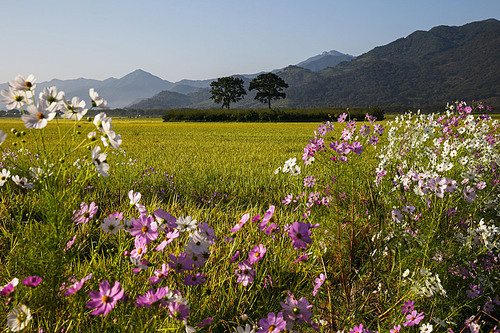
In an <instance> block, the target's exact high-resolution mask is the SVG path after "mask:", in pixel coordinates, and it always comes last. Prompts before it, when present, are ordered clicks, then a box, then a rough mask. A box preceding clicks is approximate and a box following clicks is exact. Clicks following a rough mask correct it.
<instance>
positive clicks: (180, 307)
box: [168, 302, 189, 321]
mask: <svg viewBox="0 0 500 333" xmlns="http://www.w3.org/2000/svg"><path fill="white" fill-rule="evenodd" d="M168 313H169V314H170V317H172V318H173V319H175V320H178V321H182V320H184V319H186V318H188V317H189V305H186V304H184V303H181V302H172V303H169V304H168Z"/></svg>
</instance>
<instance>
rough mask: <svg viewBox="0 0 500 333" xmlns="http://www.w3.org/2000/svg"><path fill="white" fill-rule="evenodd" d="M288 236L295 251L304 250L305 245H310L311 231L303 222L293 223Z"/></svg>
mask: <svg viewBox="0 0 500 333" xmlns="http://www.w3.org/2000/svg"><path fill="white" fill-rule="evenodd" d="M288 235H289V236H290V238H291V239H292V245H293V247H294V248H295V250H300V249H306V248H307V244H311V243H312V240H311V237H309V236H311V231H310V230H309V224H306V223H304V222H293V223H292V225H291V226H290V228H289V229H288Z"/></svg>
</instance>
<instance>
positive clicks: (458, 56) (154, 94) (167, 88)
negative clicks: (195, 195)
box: [0, 19, 500, 109]
mask: <svg viewBox="0 0 500 333" xmlns="http://www.w3.org/2000/svg"><path fill="white" fill-rule="evenodd" d="M498 54H500V22H499V21H498V20H495V19H489V20H485V21H480V22H473V23H470V24H466V25H463V26H460V27H455V26H453V27H450V26H438V27H435V28H432V29H431V30H429V31H415V32H414V33H412V34H410V35H409V36H407V37H405V38H400V39H398V40H395V41H394V42H392V43H389V44H387V45H384V46H379V47H376V48H374V49H373V50H371V51H369V52H367V53H364V54H362V55H361V56H359V57H356V58H355V57H353V56H350V55H347V54H342V53H340V52H338V51H329V52H323V53H322V54H319V55H316V56H314V57H311V58H309V59H306V60H304V61H302V62H300V63H298V64H297V65H296V66H288V67H286V68H284V69H282V70H276V71H274V72H276V73H277V74H278V75H279V76H280V77H282V78H283V79H284V80H285V82H287V83H288V85H289V88H288V89H287V90H286V94H287V98H286V99H284V100H279V101H275V102H273V106H275V107H347V106H349V107H355V106H358V107H365V106H373V105H375V104H378V105H406V106H418V105H429V104H445V103H446V102H448V101H454V100H457V99H464V100H482V101H484V102H485V103H489V104H493V105H500V80H499V79H498V78H499V77H500V57H499V56H498ZM342 59H345V60H342ZM334 60H335V61H339V62H337V63H335V62H334ZM319 69H321V70H319ZM258 74H261V73H255V74H243V75H234V76H236V77H240V78H242V79H243V80H244V81H245V87H246V89H247V90H248V84H249V82H250V81H251V80H252V79H253V78H255V77H256V76H257V75H258ZM213 80H215V79H208V80H181V81H179V82H176V83H173V82H170V81H167V80H163V79H161V78H159V77H157V76H155V75H152V74H150V73H147V72H145V71H143V70H140V69H138V70H136V71H134V72H132V73H129V74H127V75H125V76H124V77H122V78H120V79H116V78H109V79H106V80H103V81H99V80H92V79H84V78H79V79H74V80H56V79H54V80H51V81H49V82H42V83H38V85H37V89H36V90H37V92H40V91H41V90H42V89H43V87H49V86H53V85H55V86H57V87H58V89H59V90H63V91H65V92H66V96H67V97H72V96H78V97H80V98H84V99H85V100H87V101H88V102H90V99H89V97H87V96H88V90H89V88H95V89H96V90H97V91H98V92H99V94H100V95H101V96H103V97H104V98H106V99H107V100H108V105H109V106H110V107H111V108H118V107H125V106H130V107H134V108H144V109H149V108H177V107H189V108H212V107H217V106H218V105H217V104H215V103H214V102H213V100H211V99H210V92H209V86H210V82H212V81H213ZM0 88H1V89H8V86H7V83H5V84H1V85H0ZM254 96H255V91H253V92H248V95H247V96H246V97H245V98H244V99H243V100H241V101H239V102H238V103H234V104H231V107H235V108H238V107H242V108H243V107H244V108H252V107H265V105H262V104H261V103H260V102H258V101H255V100H254V99H253V97H254Z"/></svg>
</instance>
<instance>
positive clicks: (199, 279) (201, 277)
mask: <svg viewBox="0 0 500 333" xmlns="http://www.w3.org/2000/svg"><path fill="white" fill-rule="evenodd" d="M206 282H207V280H206V279H205V274H204V273H203V274H202V273H196V274H189V275H186V277H185V278H184V284H185V285H186V286H196V285H198V284H203V283H206Z"/></svg>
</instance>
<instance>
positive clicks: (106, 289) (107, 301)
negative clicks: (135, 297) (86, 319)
mask: <svg viewBox="0 0 500 333" xmlns="http://www.w3.org/2000/svg"><path fill="white" fill-rule="evenodd" d="M123 294H124V290H123V289H121V284H120V282H118V281H115V284H114V286H113V287H112V288H111V286H110V285H109V282H108V281H107V280H106V281H103V282H101V283H99V291H91V292H90V293H89V297H90V298H92V300H91V301H90V302H87V307H88V308H89V309H95V310H94V311H93V312H92V313H91V314H93V315H101V314H102V315H103V317H105V316H106V315H107V314H108V313H109V312H110V311H111V310H112V309H113V308H114V307H115V305H116V302H118V301H119V300H120V299H122V297H123Z"/></svg>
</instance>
